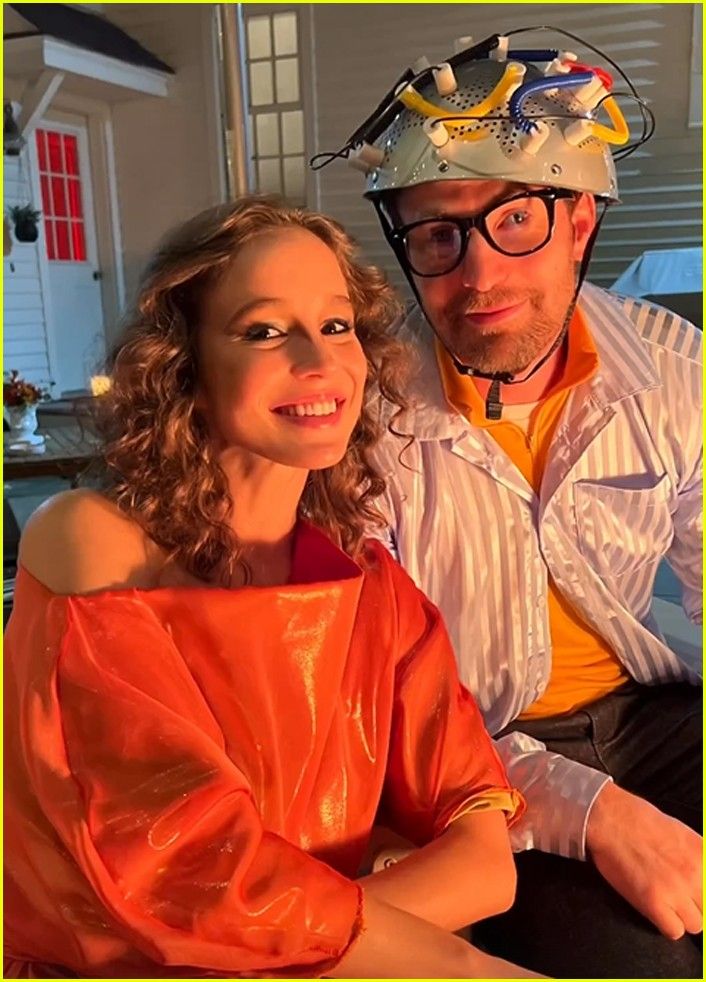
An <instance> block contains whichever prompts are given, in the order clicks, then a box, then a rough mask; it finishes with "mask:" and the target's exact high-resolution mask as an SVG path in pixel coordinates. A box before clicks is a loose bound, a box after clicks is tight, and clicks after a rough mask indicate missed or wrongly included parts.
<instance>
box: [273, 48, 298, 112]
mask: <svg viewBox="0 0 706 982" xmlns="http://www.w3.org/2000/svg"><path fill="white" fill-rule="evenodd" d="M275 78H276V80H277V102H299V62H298V61H297V59H296V58H278V59H277V61H276V62H275Z"/></svg>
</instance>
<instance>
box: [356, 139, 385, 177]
mask: <svg viewBox="0 0 706 982" xmlns="http://www.w3.org/2000/svg"><path fill="white" fill-rule="evenodd" d="M384 159H385V151H384V150H381V149H380V147H374V146H372V145H371V144H370V143H361V144H360V146H357V147H355V148H354V149H353V150H352V151H351V152H350V154H349V155H348V163H349V164H350V165H351V167H355V169H356V170H361V171H363V173H364V174H367V173H368V171H371V170H373V169H374V168H375V167H379V166H380V165H381V164H382V162H383V160H384Z"/></svg>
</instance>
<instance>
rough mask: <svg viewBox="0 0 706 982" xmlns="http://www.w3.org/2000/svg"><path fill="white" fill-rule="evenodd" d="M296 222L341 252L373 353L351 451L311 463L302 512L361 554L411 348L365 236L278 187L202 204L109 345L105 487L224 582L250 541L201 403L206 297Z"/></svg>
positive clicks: (156, 264) (204, 573)
mask: <svg viewBox="0 0 706 982" xmlns="http://www.w3.org/2000/svg"><path fill="white" fill-rule="evenodd" d="M292 227H294V228H302V229H306V230H308V231H309V232H312V233H313V234H314V235H316V236H318V237H319V238H320V239H321V240H322V241H323V242H325V243H326V244H327V245H328V246H329V247H330V248H331V249H332V251H333V252H334V253H335V255H336V257H337V259H338V261H339V263H340V266H341V269H342V271H343V274H344V277H345V279H346V282H347V284H348V288H349V291H350V298H351V302H352V305H353V310H354V314H355V327H356V334H357V336H358V338H359V339H360V343H361V345H362V347H363V349H364V351H365V355H366V359H367V362H368V377H367V383H366V396H365V397H364V406H363V410H362V413H361V417H360V419H359V421H358V423H357V424H356V426H355V429H354V431H353V434H352V436H351V439H350V443H349V446H348V449H347V452H346V454H345V456H344V458H343V459H342V460H341V461H340V463H338V464H336V465H335V466H333V467H329V468H326V469H325V470H318V471H312V472H311V473H310V475H309V479H308V481H307V484H306V487H305V490H304V493H303V496H302V499H301V502H300V514H301V515H302V516H303V517H306V518H307V519H308V520H309V521H311V522H313V523H314V524H315V525H317V526H318V527H319V528H321V529H322V530H323V531H324V532H326V534H327V535H329V536H330V537H331V538H332V539H333V540H334V541H335V542H337V543H338V544H339V545H340V546H341V547H342V548H343V549H345V550H346V551H347V552H349V553H350V554H352V555H356V554H357V553H359V551H360V547H361V545H362V542H363V539H364V538H365V536H366V531H367V530H369V529H370V527H371V526H375V525H378V526H381V525H383V524H384V523H383V519H382V517H381V515H380V513H379V512H378V511H377V510H376V508H375V507H374V504H373V502H374V499H375V498H376V497H377V496H378V495H380V494H381V493H382V492H383V490H384V488H385V484H384V481H383V480H382V478H381V476H380V475H379V473H378V472H377V471H376V469H375V467H374V466H373V464H372V463H371V459H370V456H369V451H370V448H371V447H372V446H373V445H374V444H375V443H376V441H377V439H378V437H379V436H380V434H381V430H382V427H383V423H382V414H381V410H380V402H379V400H378V399H377V398H376V396H377V393H381V394H382V396H383V397H384V398H385V399H386V400H388V402H390V403H392V404H393V406H397V407H398V409H399V408H400V407H403V406H404V405H405V403H404V399H403V396H402V388H403V386H404V384H405V378H406V375H407V371H406V369H407V365H408V359H409V354H408V352H407V351H406V349H405V347H404V346H403V345H402V344H401V343H400V342H399V341H397V340H395V339H394V338H393V337H392V336H391V335H390V334H389V333H388V332H387V328H388V326H389V325H390V324H391V322H392V321H393V320H394V319H395V318H396V317H397V316H398V315H399V313H400V310H401V308H400V305H399V303H398V301H397V300H396V298H395V295H394V293H393V291H392V289H391V287H390V286H389V285H388V283H387V282H386V280H385V278H384V276H383V274H382V273H380V272H379V271H378V270H377V269H375V268H374V267H371V266H365V265H362V264H361V263H360V262H358V261H357V260H356V259H355V258H354V256H355V246H354V244H353V242H352V240H351V239H350V238H349V236H348V235H347V234H346V233H345V232H344V230H343V229H342V228H341V226H340V225H339V224H338V223H337V222H335V221H333V220H332V219H330V218H326V217H325V216H323V215H319V214H316V213H312V212H309V211H306V210H304V209H301V208H294V207H290V206H288V205H286V204H284V203H283V202H281V201H280V200H279V199H277V198H273V197H261V196H248V197H243V198H241V199H240V200H238V201H236V202H233V203H229V204H227V205H221V206H218V207H216V208H211V209H209V210H207V211H204V212H202V213H201V214H200V215H197V216H196V217H195V218H194V219H192V220H191V221H189V222H187V223H186V224H184V225H182V226H180V227H179V228H178V229H176V230H175V231H174V232H172V233H171V234H170V235H168V236H167V237H166V239H165V240H164V241H163V242H162V243H161V245H160V247H159V248H158V251H157V253H156V255H155V256H154V258H153V260H152V262H151V263H150V265H149V266H148V268H147V270H146V273H145V275H144V278H143V280H142V283H141V286H140V289H139V292H138V296H137V300H136V304H135V307H134V310H133V311H132V312H131V314H130V315H129V317H128V319H127V323H126V325H125V331H124V334H123V337H122V339H121V340H120V342H119V343H118V345H117V347H116V348H115V349H114V351H113V353H112V355H111V356H110V359H109V364H108V370H109V372H110V374H111V376H112V385H111V388H110V391H109V393H108V394H107V395H106V396H104V397H102V398H101V400H100V402H101V404H102V405H101V412H100V417H99V420H98V426H99V429H100V432H101V435H102V437H103V448H102V452H101V464H102V468H101V469H102V475H103V478H102V484H103V489H104V492H105V493H106V494H107V495H108V496H109V497H110V498H111V500H113V501H114V502H115V503H116V504H117V505H118V507H119V508H121V509H122V510H123V511H124V512H125V513H127V514H128V515H129V516H130V517H131V518H133V519H134V520H135V521H137V522H138V523H139V524H140V525H141V526H142V528H143V529H144V530H145V532H146V533H147V535H148V536H149V537H150V538H151V539H152V540H153V541H154V542H156V543H157V544H158V545H159V546H160V547H161V548H162V549H163V550H165V552H166V553H167V556H168V558H169V559H170V560H173V561H176V562H177V563H178V564H179V565H181V566H182V567H183V568H184V569H186V570H188V571H189V572H190V573H191V574H193V575H195V576H197V577H199V578H200V579H202V580H206V581H212V582H220V583H227V582H228V581H229V579H230V576H231V574H232V571H233V569H234V568H235V566H236V565H238V564H239V563H242V558H241V557H242V550H241V547H240V545H239V543H238V542H237V541H235V537H234V536H233V533H232V531H231V529H230V527H229V525H228V518H229V516H230V513H231V510H232V507H233V502H232V499H231V496H230V494H229V490H228V482H227V480H226V477H225V474H224V472H223V471H222V469H221V467H220V466H219V464H218V460H217V454H216V452H215V450H214V447H213V444H212V443H211V441H210V440H209V434H208V429H207V425H206V421H205V419H204V417H203V415H202V413H201V411H200V410H199V408H198V407H197V405H196V384H197V372H198V366H197V359H196V337H195V335H196V331H197V324H198V320H199V318H198V313H199V306H200V301H201V298H202V296H203V294H204V291H205V290H207V289H208V288H209V286H211V285H212V284H214V283H215V282H216V281H217V280H218V278H219V277H220V276H221V275H222V273H223V272H224V270H225V269H226V267H227V266H228V264H229V263H230V262H231V260H232V259H233V257H234V255H235V254H236V252H237V250H238V249H239V248H240V247H241V246H242V245H243V244H244V243H246V242H247V241H249V240H250V239H251V238H253V237H254V236H255V235H258V234H260V233H263V232H266V231H269V230H272V229H280V228H292ZM384 415H388V414H387V413H385V414H384Z"/></svg>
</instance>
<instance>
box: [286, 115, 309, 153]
mask: <svg viewBox="0 0 706 982" xmlns="http://www.w3.org/2000/svg"><path fill="white" fill-rule="evenodd" d="M282 152H283V153H303V152H304V114H303V113H302V111H301V109H294V110H293V111H292V112H288V113H282Z"/></svg>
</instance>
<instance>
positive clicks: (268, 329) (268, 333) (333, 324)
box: [241, 317, 355, 342]
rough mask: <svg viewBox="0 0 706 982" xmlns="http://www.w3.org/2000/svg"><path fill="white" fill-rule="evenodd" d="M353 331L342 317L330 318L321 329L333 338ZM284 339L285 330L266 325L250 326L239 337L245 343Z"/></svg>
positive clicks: (348, 322) (349, 323) (351, 325)
mask: <svg viewBox="0 0 706 982" xmlns="http://www.w3.org/2000/svg"><path fill="white" fill-rule="evenodd" d="M354 330H355V327H354V325H353V324H352V323H351V322H350V321H348V320H346V319H345V318H343V317H332V318H330V319H329V320H327V321H324V323H323V325H322V327H321V333H322V334H325V335H328V336H334V337H335V336H338V335H346V334H350V333H352V332H353V331H354ZM285 337H287V332H286V331H285V330H282V328H279V327H275V326H274V325H273V324H266V323H258V324H251V325H250V327H248V328H247V329H246V330H245V331H244V332H243V334H242V335H241V338H242V340H243V341H247V342H257V341H276V340H277V339H278V338H285Z"/></svg>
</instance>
